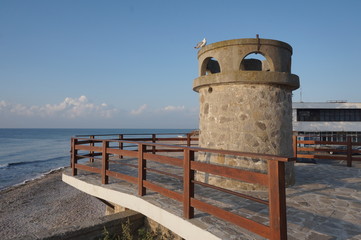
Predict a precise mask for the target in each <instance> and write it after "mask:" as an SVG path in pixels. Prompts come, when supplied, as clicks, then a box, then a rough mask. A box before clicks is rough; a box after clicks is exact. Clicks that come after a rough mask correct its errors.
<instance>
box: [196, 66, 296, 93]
mask: <svg viewBox="0 0 361 240" xmlns="http://www.w3.org/2000/svg"><path fill="white" fill-rule="evenodd" d="M230 79H231V80H230ZM221 84H270V85H271V84H275V85H283V86H285V87H288V88H290V89H291V90H295V89H297V88H299V87H300V82H299V78H298V76H297V75H294V74H291V73H285V72H263V71H237V72H222V73H216V74H211V75H206V76H201V77H198V78H196V79H194V82H193V90H194V91H196V92H198V91H199V89H200V88H201V87H207V86H211V85H221Z"/></svg>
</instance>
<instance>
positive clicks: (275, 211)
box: [268, 160, 287, 240]
mask: <svg viewBox="0 0 361 240" xmlns="http://www.w3.org/2000/svg"><path fill="white" fill-rule="evenodd" d="M268 179H269V221H270V224H269V225H270V229H271V236H270V239H274V240H276V239H277V240H278V239H282V240H283V239H287V217H286V193H285V164H284V162H278V161H274V160H269V161H268Z"/></svg>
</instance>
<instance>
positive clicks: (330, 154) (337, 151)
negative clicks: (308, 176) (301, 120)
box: [293, 135, 361, 167]
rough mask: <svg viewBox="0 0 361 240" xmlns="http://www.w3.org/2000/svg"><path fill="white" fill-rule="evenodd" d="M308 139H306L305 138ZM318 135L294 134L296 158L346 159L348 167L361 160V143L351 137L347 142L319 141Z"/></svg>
mask: <svg viewBox="0 0 361 240" xmlns="http://www.w3.org/2000/svg"><path fill="white" fill-rule="evenodd" d="M305 139H306V140H305ZM314 139H317V136H314V137H312V136H303V135H294V136H293V152H294V153H295V158H297V159H301V158H306V159H318V160H344V161H346V163H347V166H348V167H352V162H353V161H361V157H360V156H357V155H361V143H359V142H352V141H351V137H349V136H348V137H346V141H345V142H339V141H337V142H336V141H319V140H314Z"/></svg>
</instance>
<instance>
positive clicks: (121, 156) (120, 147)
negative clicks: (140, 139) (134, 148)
mask: <svg viewBox="0 0 361 240" xmlns="http://www.w3.org/2000/svg"><path fill="white" fill-rule="evenodd" d="M123 138H124V137H123V134H119V140H123ZM119 149H120V150H123V142H119ZM119 158H120V159H123V155H119Z"/></svg>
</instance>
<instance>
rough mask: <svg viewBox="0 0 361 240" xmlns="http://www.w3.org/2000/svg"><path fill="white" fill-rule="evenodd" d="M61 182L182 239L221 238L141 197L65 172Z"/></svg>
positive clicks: (218, 239)
mask: <svg viewBox="0 0 361 240" xmlns="http://www.w3.org/2000/svg"><path fill="white" fill-rule="evenodd" d="M62 180H63V182H65V183H67V184H69V185H71V186H73V187H75V188H77V189H79V190H80V191H82V192H85V193H87V194H89V195H92V196H94V197H98V198H101V199H104V200H106V201H109V202H113V203H115V204H118V205H120V206H123V207H126V208H129V209H131V210H134V211H137V212H139V213H141V214H143V215H145V216H147V217H149V218H151V219H153V220H154V221H156V222H158V223H159V224H161V225H163V226H164V227H166V228H168V229H169V230H171V231H173V232H174V233H176V234H178V235H179V236H181V237H182V238H184V239H187V240H188V239H189V240H192V239H194V240H199V239H209V240H213V239H214V240H216V239H217V240H220V239H221V238H219V237H217V236H215V235H213V234H212V233H210V232H208V231H207V230H205V229H202V228H200V227H198V226H196V225H194V224H193V223H192V222H190V221H189V220H186V219H183V218H181V217H179V216H176V215H174V214H172V213H170V212H167V211H165V210H164V209H162V208H160V207H157V206H155V205H153V204H151V203H149V202H147V201H145V200H144V199H142V198H141V197H138V196H134V195H130V194H126V193H122V192H118V191H115V190H112V189H109V188H107V187H106V186H98V185H94V184H91V183H87V182H84V181H82V180H80V179H77V178H76V177H73V176H69V175H67V174H65V173H63V175H62Z"/></svg>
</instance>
